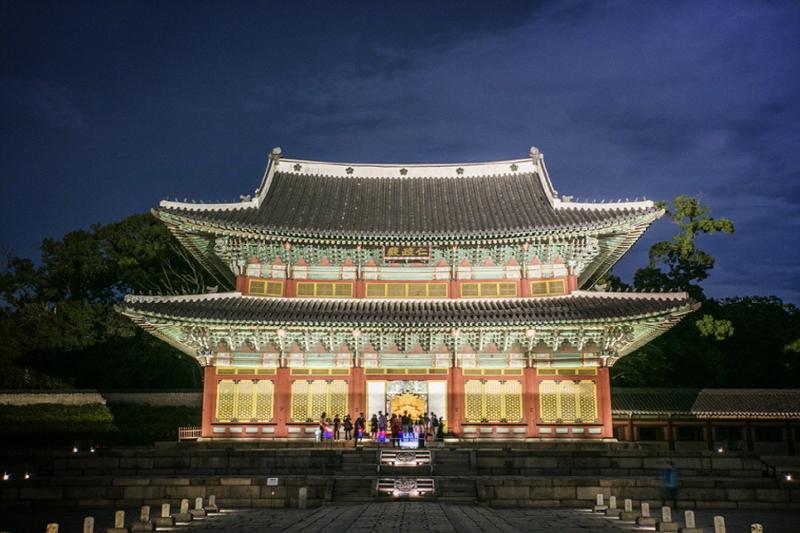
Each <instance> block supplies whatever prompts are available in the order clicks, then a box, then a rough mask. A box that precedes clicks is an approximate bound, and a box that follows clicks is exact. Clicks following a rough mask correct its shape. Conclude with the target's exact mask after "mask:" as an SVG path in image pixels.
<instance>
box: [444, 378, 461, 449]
mask: <svg viewBox="0 0 800 533" xmlns="http://www.w3.org/2000/svg"><path fill="white" fill-rule="evenodd" d="M448 377H449V379H448V384H447V389H448V396H450V398H448V402H447V419H446V420H445V422H447V429H448V431H450V432H452V433H454V434H455V435H457V436H460V435H461V421H462V420H463V418H464V373H463V372H462V370H461V369H460V368H451V369H450V374H449V376H448Z"/></svg>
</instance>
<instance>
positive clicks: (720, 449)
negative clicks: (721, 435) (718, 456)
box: [717, 446, 725, 453]
mask: <svg viewBox="0 0 800 533" xmlns="http://www.w3.org/2000/svg"><path fill="white" fill-rule="evenodd" d="M724 451H725V450H724V449H723V447H722V446H720V447H719V448H717V453H722V452H724Z"/></svg>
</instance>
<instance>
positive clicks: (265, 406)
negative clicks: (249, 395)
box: [255, 379, 275, 420]
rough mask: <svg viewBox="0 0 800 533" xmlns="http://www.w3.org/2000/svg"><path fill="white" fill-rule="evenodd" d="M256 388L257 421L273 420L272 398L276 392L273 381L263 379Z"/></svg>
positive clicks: (257, 383)
mask: <svg viewBox="0 0 800 533" xmlns="http://www.w3.org/2000/svg"><path fill="white" fill-rule="evenodd" d="M255 388H256V390H255V397H256V401H255V418H256V420H272V398H273V396H274V390H275V387H274V385H273V383H272V381H268V380H263V379H262V380H260V381H258V382H256V386H255Z"/></svg>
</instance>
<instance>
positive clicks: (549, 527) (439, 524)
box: [0, 502, 800, 533]
mask: <svg viewBox="0 0 800 533" xmlns="http://www.w3.org/2000/svg"><path fill="white" fill-rule="evenodd" d="M9 511H10V510H8V509H6V510H3V511H2V513H3V514H5V513H6V512H9ZM10 512H11V513H13V515H11V514H5V518H9V517H10V516H14V517H16V519H14V520H11V521H9V520H2V519H0V527H2V529H0V531H10V532H12V533H29V532H30V533H36V532H42V533H44V530H45V527H44V525H45V524H46V523H47V521H58V522H60V524H61V529H60V531H59V533H72V532H80V531H81V526H80V524H81V522H82V520H83V517H84V516H88V515H93V516H95V517H96V527H95V531H96V532H104V531H105V528H106V527H110V526H111V525H112V521H113V510H108V509H104V510H101V511H94V512H92V511H80V510H69V511H66V510H52V511H48V510H45V509H43V510H40V511H38V512H36V513H35V516H32V515H34V513H32V512H31V510H30V509H25V510H23V509H19V510H15V511H10ZM135 513H136V510H134V509H130V510H128V516H129V517H134V516H136V514H135ZM715 514H721V515H723V516H725V519H726V522H727V526H728V533H738V532H741V533H749V531H750V524H751V523H753V522H759V523H761V524H763V525H764V526H765V532H766V533H798V532H800V527H798V516H800V515H798V514H797V513H796V512H794V511H697V512H696V516H697V525H698V526H699V527H703V528H705V531H706V532H707V533H713V530H714V528H713V527H712V525H711V524H712V519H713V516H714V515H715ZM682 515H683V513H676V514H675V515H674V516H675V517H676V518H678V517H680V518H682ZM45 517H47V520H46V521H45ZM2 522H5V523H2ZM128 522H129V523H130V520H129V521H128ZM170 529H171V530H172V531H175V532H179V533H182V532H186V533H210V532H224V533H227V532H231V533H270V532H278V531H281V532H300V531H303V532H312V531H313V532H316V531H321V532H330V533H334V532H335V533H338V532H356V531H360V532H371V533H379V532H383V531H386V532H390V531H392V532H393V531H414V532H432V533H433V532H436V533H438V532H442V533H445V532H446V533H451V532H452V533H455V532H458V533H468V532H477V531H491V532H495V531H497V532H506V533H511V532H526V531H532V532H555V533H595V532H597V533H601V532H605V533H614V532H633V531H648V530H649V531H652V530H653V528H637V527H636V526H634V525H633V524H625V523H620V522H619V521H616V520H611V519H606V518H604V517H602V516H599V515H594V514H592V513H591V512H589V511H588V510H577V509H490V508H487V507H481V506H477V505H455V504H446V503H438V502H390V503H367V504H351V505H329V506H325V507H321V508H317V509H308V510H298V509H233V510H224V511H223V512H221V513H218V514H214V515H212V516H209V517H208V518H205V519H200V520H196V521H194V522H192V523H191V524H184V525H178V526H176V527H175V528H170Z"/></svg>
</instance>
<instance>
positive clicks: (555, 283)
mask: <svg viewBox="0 0 800 533" xmlns="http://www.w3.org/2000/svg"><path fill="white" fill-rule="evenodd" d="M566 292H567V291H566V284H565V283H564V280H563V279H551V280H545V281H531V295H532V296H555V295H557V294H564V293H566Z"/></svg>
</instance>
